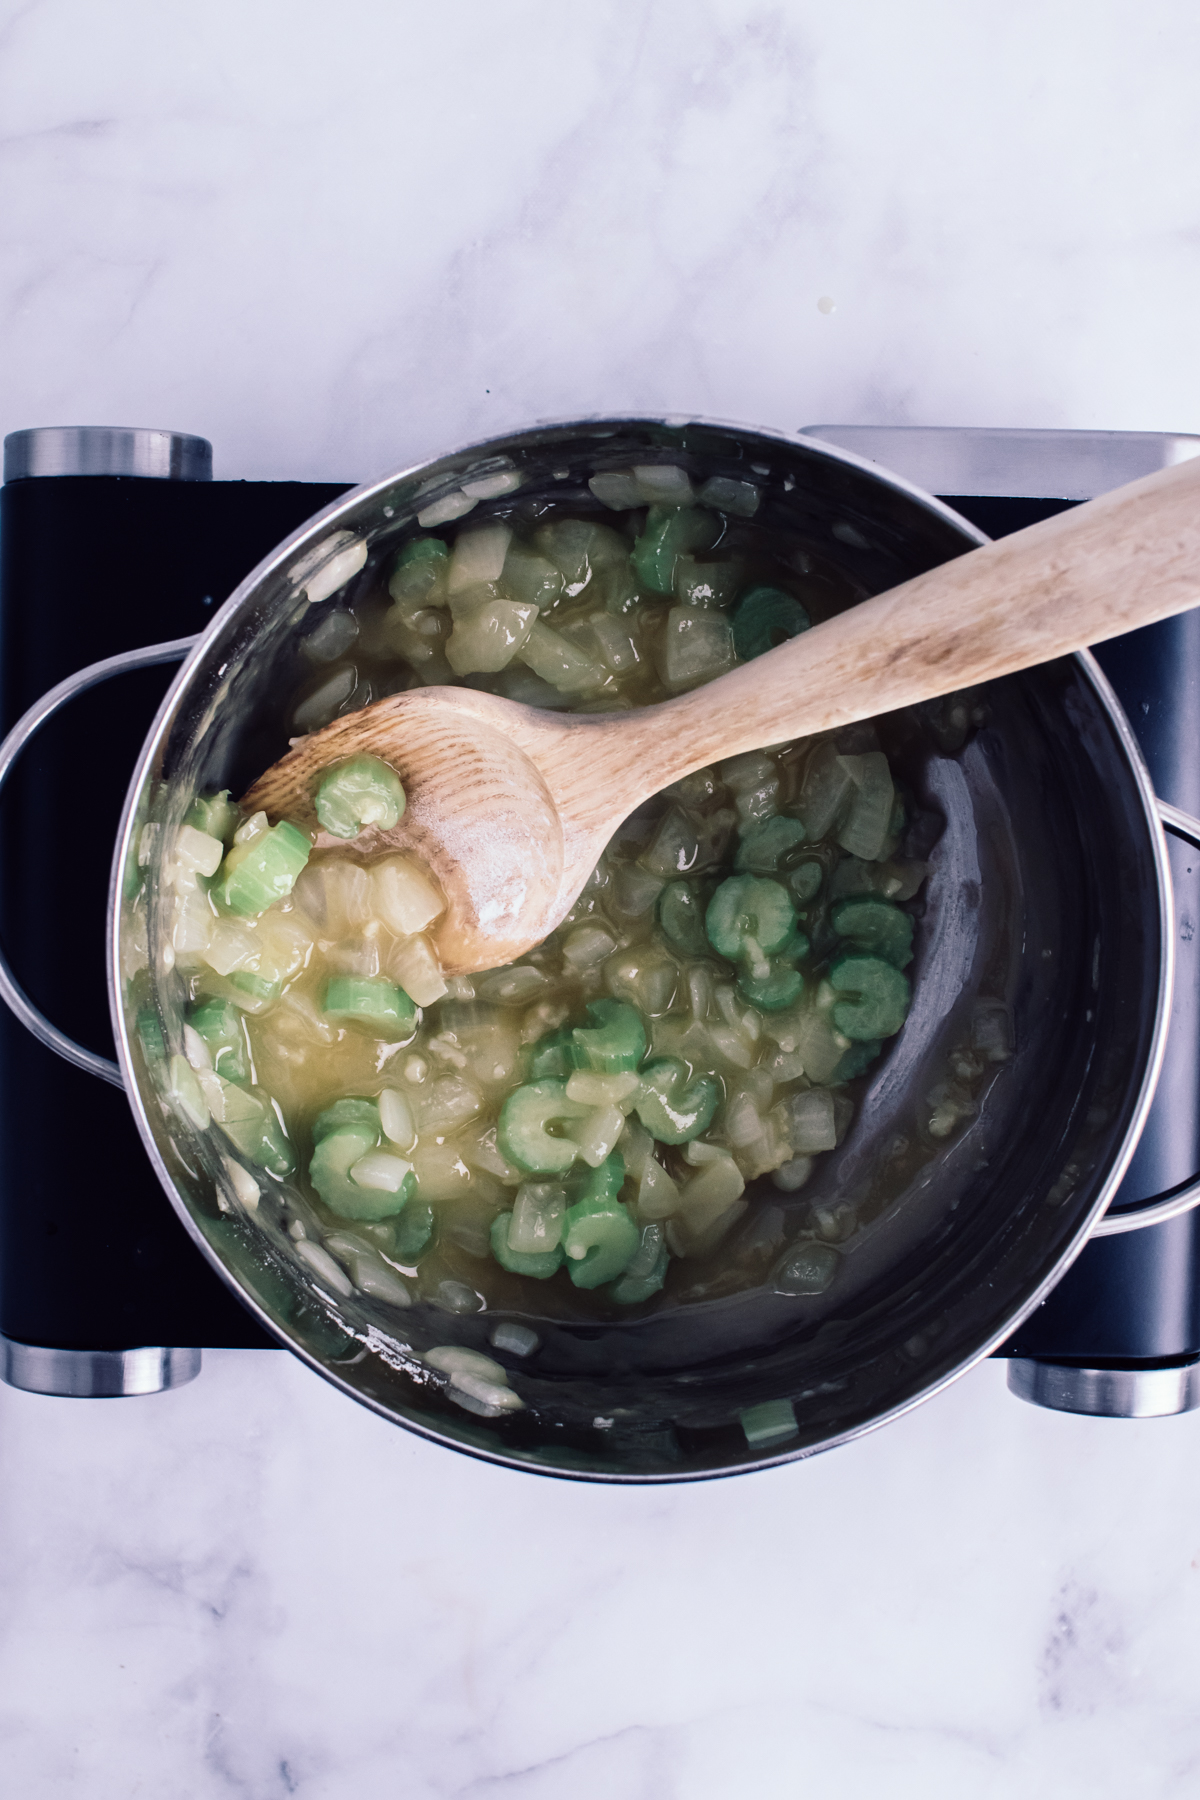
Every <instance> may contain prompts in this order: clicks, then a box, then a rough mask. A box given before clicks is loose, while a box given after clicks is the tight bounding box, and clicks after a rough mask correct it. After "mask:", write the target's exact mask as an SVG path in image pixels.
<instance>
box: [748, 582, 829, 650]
mask: <svg viewBox="0 0 1200 1800" xmlns="http://www.w3.org/2000/svg"><path fill="white" fill-rule="evenodd" d="M811 624H812V620H811V619H810V618H809V616H808V614H807V612H806V611H805V610H804V608H803V607H802V606H801V604H800V602H799V601H798V600H795V599H793V598H792V596H791V594H785V593H784V591H783V589H782V588H776V587H752V588H750V589H749V590H748V591H747V592H746V593H744V594H743V595H742V598H741V599H740V600H739V602H738V606H737V611H736V612H735V613H734V615H733V647H734V649H735V650H736V651H737V653H738V656H739V657H740V658H741V660H742V662H752V661H753V660H754V658H755V657H756V656H762V655H763V653H764V651H767V650H773V649H774V648H775V646H776V645H777V644H782V643H785V642H786V641H787V639H788V638H794V637H798V636H799V635H800V633H801V632H802V631H807V630H808V628H809V626H810V625H811Z"/></svg>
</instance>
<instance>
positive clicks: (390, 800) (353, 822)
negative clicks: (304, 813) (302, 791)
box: [316, 756, 405, 838]
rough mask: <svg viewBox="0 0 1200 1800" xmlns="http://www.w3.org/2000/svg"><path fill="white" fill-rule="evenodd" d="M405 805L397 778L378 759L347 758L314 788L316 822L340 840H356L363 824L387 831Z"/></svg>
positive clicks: (367, 757)
mask: <svg viewBox="0 0 1200 1800" xmlns="http://www.w3.org/2000/svg"><path fill="white" fill-rule="evenodd" d="M404 806H405V798H404V789H403V787H402V786H401V785H400V777H399V776H398V775H397V773H396V771H395V769H392V768H389V767H388V765H387V763H385V762H381V761H380V760H379V758H378V757H377V756H352V757H350V759H349V761H347V762H344V763H340V764H339V765H338V766H337V768H335V769H331V770H330V771H329V773H328V774H327V775H326V776H324V777H323V779H322V781H321V785H320V787H319V788H318V789H317V799H316V808H317V819H318V822H319V823H320V824H321V826H322V827H323V828H324V830H326V831H329V832H332V833H333V835H334V837H339V838H355V837H357V836H358V834H359V832H360V831H361V830H362V829H363V827H364V826H365V825H374V826H377V827H378V828H379V830H380V831H390V830H391V829H392V826H393V825H395V824H396V822H397V820H398V819H400V818H401V816H402V815H403V812H404Z"/></svg>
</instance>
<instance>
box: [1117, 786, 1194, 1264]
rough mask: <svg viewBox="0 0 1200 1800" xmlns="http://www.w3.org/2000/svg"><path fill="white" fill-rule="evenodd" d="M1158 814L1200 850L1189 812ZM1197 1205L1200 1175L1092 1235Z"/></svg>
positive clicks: (1170, 809) (1141, 1225)
mask: <svg viewBox="0 0 1200 1800" xmlns="http://www.w3.org/2000/svg"><path fill="white" fill-rule="evenodd" d="M1155 805H1156V807H1157V808H1158V816H1159V819H1160V820H1161V821H1162V825H1163V829H1164V830H1166V831H1169V832H1170V833H1171V836H1172V837H1178V838H1182V839H1183V840H1184V842H1185V843H1188V844H1193V845H1195V847H1196V849H1197V850H1200V819H1196V818H1193V816H1192V814H1191V813H1186V812H1183V811H1181V810H1180V808H1179V807H1178V806H1172V805H1171V804H1170V803H1169V802H1168V801H1166V800H1158V799H1156V800H1155ZM1195 1206H1200V1175H1198V1176H1197V1177H1196V1178H1195V1180H1194V1181H1189V1182H1188V1184H1187V1186H1186V1187H1183V1188H1180V1189H1179V1190H1178V1192H1177V1193H1174V1194H1169V1195H1168V1196H1167V1198H1166V1199H1165V1200H1154V1201H1152V1202H1151V1203H1150V1205H1148V1206H1141V1207H1137V1208H1135V1209H1134V1210H1133V1211H1130V1212H1121V1213H1106V1214H1105V1215H1104V1217H1103V1218H1102V1219H1100V1220H1099V1221H1098V1223H1097V1224H1095V1225H1093V1227H1092V1230H1091V1233H1090V1236H1091V1237H1094V1238H1096V1237H1117V1236H1119V1235H1120V1233H1122V1232H1125V1231H1144V1230H1145V1229H1146V1227H1147V1226H1148V1225H1165V1224H1166V1222H1167V1220H1168V1219H1177V1218H1179V1216H1180V1214H1181V1213H1186V1212H1191V1210H1192V1208H1193V1207H1195Z"/></svg>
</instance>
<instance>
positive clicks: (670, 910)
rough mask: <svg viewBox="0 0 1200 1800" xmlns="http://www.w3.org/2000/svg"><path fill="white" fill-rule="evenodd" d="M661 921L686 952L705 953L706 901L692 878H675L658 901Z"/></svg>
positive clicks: (675, 944) (667, 931)
mask: <svg viewBox="0 0 1200 1800" xmlns="http://www.w3.org/2000/svg"><path fill="white" fill-rule="evenodd" d="M658 922H659V924H660V925H661V926H662V928H663V931H664V932H665V933H666V935H667V937H668V938H669V939H670V940H671V942H672V943H673V944H674V946H675V948H676V949H677V950H682V951H683V953H684V955H685V956H706V955H707V954H708V939H707V938H706V937H705V935H704V903H703V901H702V900H701V899H700V896H699V895H698V893H697V892H696V889H695V887H694V886H693V885H692V883H691V882H690V881H672V882H671V883H670V884H669V885H668V886H667V887H665V888H664V889H663V891H662V893H661V895H660V896H659V901H658Z"/></svg>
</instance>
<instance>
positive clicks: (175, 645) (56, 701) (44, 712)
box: [0, 637, 199, 1089]
mask: <svg viewBox="0 0 1200 1800" xmlns="http://www.w3.org/2000/svg"><path fill="white" fill-rule="evenodd" d="M198 642H199V638H198V637H185V638H174V639H173V640H172V641H171V642H170V643H169V644H146V645H144V646H143V647H142V648H141V649H140V650H123V651H122V652H121V654H120V655H119V656H106V657H105V658H104V660H103V662H94V663H89V664H88V666H87V668H86V669H79V670H77V671H76V673H75V674H74V675H68V676H67V678H66V680H65V681H60V682H59V684H58V686H57V687H52V688H51V689H50V691H49V692H48V693H45V694H43V695H42V697H41V699H40V700H36V701H35V702H34V704H33V705H32V706H31V707H30V708H29V711H28V712H27V713H25V714H24V716H23V717H22V718H20V719H18V720H17V723H16V724H15V725H14V726H13V728H12V730H11V731H10V732H9V734H8V736H7V737H6V738H5V740H4V742H3V743H2V744H0V788H3V786H4V784H5V782H6V781H7V780H8V777H9V774H10V773H11V771H12V766H13V764H14V763H15V762H16V760H17V758H18V756H19V755H20V754H21V751H22V750H23V749H24V748H25V746H26V744H27V743H28V742H29V740H30V738H31V737H33V736H34V734H35V733H36V732H37V731H39V730H40V729H41V727H42V726H43V725H44V724H45V723H46V720H47V719H49V718H51V717H52V716H53V715H54V714H55V713H56V712H57V711H58V709H59V707H61V706H65V705H66V703H67V701H68V700H73V699H74V698H75V696H76V694H82V693H85V692H86V691H87V689H88V688H91V687H96V686H98V685H99V683H100V682H102V681H107V680H108V678H109V676H110V675H124V674H125V672H126V671H127V670H129V669H149V668H152V667H153V666H154V664H155V663H169V662H181V661H182V660H183V658H184V657H185V656H186V655H187V653H188V651H189V650H190V649H191V648H192V646H193V645H194V644H196V643H198ZM0 1000H3V1001H4V1004H5V1005H6V1006H7V1007H8V1009H9V1011H10V1012H12V1013H14V1014H15V1015H16V1017H17V1018H18V1019H20V1021H21V1023H22V1025H24V1027H25V1029H26V1030H27V1031H30V1032H32V1033H33V1035H34V1037H35V1038H37V1040H38V1041H39V1043H42V1044H45V1046H46V1048H47V1049H48V1050H53V1051H54V1053H55V1055H56V1056H61V1057H62V1058H63V1059H64V1060H65V1061H66V1062H69V1063H74V1065H75V1067H76V1068H77V1069H84V1070H86V1071H87V1073H88V1074H89V1075H98V1076H99V1077H100V1079H101V1081H111V1082H112V1084H113V1086H114V1087H119V1088H122V1089H124V1086H125V1083H124V1081H123V1080H122V1079H121V1071H120V1069H119V1068H118V1067H117V1065H116V1063H115V1062H112V1061H110V1060H109V1058H108V1057H107V1056H97V1054H96V1052H95V1051H94V1050H85V1049H84V1048H83V1046H82V1044H76V1043H75V1042H73V1040H72V1039H71V1038H69V1037H67V1035H66V1033H65V1032H62V1031H59V1029H58V1027H57V1026H56V1025H52V1024H51V1023H50V1021H49V1019H47V1018H45V1017H44V1016H43V1014H42V1013H40V1012H39V1011H38V1009H37V1007H36V1006H35V1005H34V1004H33V1001H32V1000H31V999H30V998H29V996H28V994H27V993H26V992H25V990H24V988H22V986H21V984H20V982H19V981H18V980H17V978H16V976H15V975H14V974H13V972H12V970H11V969H10V967H9V965H8V958H7V957H6V956H5V954H4V951H3V948H0Z"/></svg>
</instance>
